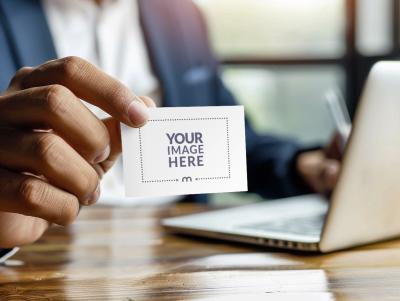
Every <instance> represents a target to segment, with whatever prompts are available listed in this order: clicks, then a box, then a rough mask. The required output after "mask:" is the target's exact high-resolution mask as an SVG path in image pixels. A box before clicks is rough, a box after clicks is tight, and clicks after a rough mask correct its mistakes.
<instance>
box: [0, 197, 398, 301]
mask: <svg viewBox="0 0 400 301" xmlns="http://www.w3.org/2000/svg"><path fill="white" fill-rule="evenodd" d="M202 209H203V208H201V207H198V206H194V205H178V206H174V207H171V208H165V209H151V208H141V209H133V208H129V209H126V208H119V209H114V208H104V207H93V208H85V209H84V210H83V211H82V213H81V216H80V217H79V220H78V221H77V222H76V223H75V224H74V225H73V226H71V227H69V228H61V227H53V228H51V229H50V230H49V231H48V233H47V234H46V235H45V236H44V237H43V238H42V239H41V240H40V241H39V242H38V243H36V244H33V245H30V246H26V247H24V248H23V249H22V250H21V252H20V253H19V254H18V255H17V256H15V258H14V259H16V260H19V261H21V262H19V264H21V265H20V266H14V267H0V300H135V301H136V300H233V299H235V300H246V301H249V300H266V299H267V300H385V299H391V300H393V299H399V298H400V241H391V242H386V243H382V244H375V245H371V246H367V247H363V248H358V249H353V250H349V251H344V252H338V253H334V254H329V255H312V256H311V255H308V256H305V255H300V254H288V253H285V252H281V251H278V252H277V251H272V250H265V249H261V248H257V247H251V246H245V245H238V244H229V243H222V242H218V241H209V240H195V239H189V238H185V237H177V236H172V235H168V234H166V233H165V232H164V231H163V230H162V229H161V228H160V227H159V226H158V222H159V219H160V217H163V216H170V215H178V214H183V213H188V212H192V211H199V210H202ZM13 263H14V264H16V265H18V262H13Z"/></svg>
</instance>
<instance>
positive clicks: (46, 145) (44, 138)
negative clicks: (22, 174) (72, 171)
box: [33, 133, 61, 162]
mask: <svg viewBox="0 0 400 301" xmlns="http://www.w3.org/2000/svg"><path fill="white" fill-rule="evenodd" d="M60 140H61V138H59V137H58V136H57V135H54V134H50V133H46V134H41V135H38V136H37V138H36V140H35V141H34V145H33V153H34V154H36V156H37V157H39V158H40V159H41V160H42V161H44V162H54V161H55V162H56V161H57V158H58V156H59V152H58V151H57V148H58V145H59V143H60Z"/></svg>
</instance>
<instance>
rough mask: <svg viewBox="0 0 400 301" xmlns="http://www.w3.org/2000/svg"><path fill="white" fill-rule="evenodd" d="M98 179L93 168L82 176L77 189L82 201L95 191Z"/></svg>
mask: <svg viewBox="0 0 400 301" xmlns="http://www.w3.org/2000/svg"><path fill="white" fill-rule="evenodd" d="M99 181H100V179H99V176H98V174H97V173H96V171H95V170H94V169H92V170H91V171H90V172H89V173H88V174H87V175H86V176H84V177H82V180H81V181H80V188H79V190H80V191H81V198H82V200H83V201H86V199H85V198H88V197H89V196H90V195H91V194H92V193H93V192H94V191H95V189H96V188H97V185H98V183H99Z"/></svg>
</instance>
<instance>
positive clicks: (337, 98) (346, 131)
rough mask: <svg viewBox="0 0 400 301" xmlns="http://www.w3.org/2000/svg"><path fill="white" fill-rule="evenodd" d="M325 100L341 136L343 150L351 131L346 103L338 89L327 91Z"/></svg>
mask: <svg viewBox="0 0 400 301" xmlns="http://www.w3.org/2000/svg"><path fill="white" fill-rule="evenodd" d="M325 102H326V104H327V106H328V111H329V113H330V115H331V117H332V120H333V123H334V124H335V127H336V130H337V132H338V133H339V136H340V148H341V150H342V151H343V150H344V148H345V147H346V144H347V140H348V138H349V136H350V132H351V127H352V125H351V120H350V115H349V112H348V110H347V106H346V103H345V101H344V98H343V97H342V95H341V94H340V93H339V92H338V91H336V90H329V91H328V92H326V93H325Z"/></svg>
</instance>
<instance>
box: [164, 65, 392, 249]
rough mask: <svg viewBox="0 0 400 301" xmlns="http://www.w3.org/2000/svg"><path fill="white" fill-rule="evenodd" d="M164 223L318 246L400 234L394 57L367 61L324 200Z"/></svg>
mask: <svg viewBox="0 0 400 301" xmlns="http://www.w3.org/2000/svg"><path fill="white" fill-rule="evenodd" d="M163 225H164V226H165V227H167V228H168V229H171V230H173V231H174V232H178V233H187V234H192V235H199V236H205V237H211V238H217V239H225V240H232V241H239V242H245V243H252V244H257V245H264V246H268V247H278V248H286V249H295V250H303V251H317V252H331V251H335V250H339V249H344V248H349V247H353V246H357V245H362V244H366V243H372V242H376V241H380V240H386V239H390V238H394V237H397V236H400V62H379V63H377V64H376V65H375V66H374V67H373V69H372V71H371V73H370V75H369V77H368V80H367V83H366V86H365V88H364V91H363V95H362V97H361V101H360V103H359V106H358V109H357V112H356V117H355V120H354V125H353V129H352V132H351V135H350V138H349V141H348V144H347V146H346V149H345V153H344V159H343V163H342V168H341V173H340V176H339V181H338V184H337V186H336V188H335V190H334V191H333V194H332V196H331V200H329V201H328V200H326V199H324V198H323V197H321V196H318V195H306V196H299V197H293V198H287V199H280V200H274V201H267V202H261V203H256V204H252V205H246V206H240V207H236V208H231V209H223V210H217V211H212V212H206V213H199V214H192V215H187V216H182V217H175V218H168V219H165V220H164V221H163Z"/></svg>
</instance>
